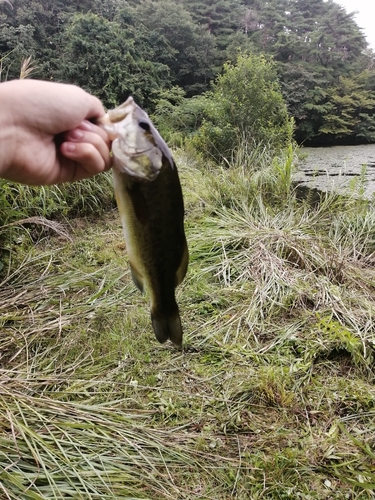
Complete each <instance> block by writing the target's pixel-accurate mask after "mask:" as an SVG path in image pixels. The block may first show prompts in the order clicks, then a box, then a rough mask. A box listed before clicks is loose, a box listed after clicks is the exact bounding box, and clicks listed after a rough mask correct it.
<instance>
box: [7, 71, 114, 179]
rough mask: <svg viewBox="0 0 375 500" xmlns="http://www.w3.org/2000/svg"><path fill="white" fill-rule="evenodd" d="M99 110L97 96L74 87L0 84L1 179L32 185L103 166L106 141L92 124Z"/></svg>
mask: <svg viewBox="0 0 375 500" xmlns="http://www.w3.org/2000/svg"><path fill="white" fill-rule="evenodd" d="M104 113H105V112H104V109H103V106H102V104H101V102H100V101H99V99H97V98H96V97H94V96H92V95H90V94H88V93H87V92H85V91H84V90H82V89H81V88H79V87H76V86H74V85H66V84H62V83H53V82H45V81H39V80H12V81H10V82H4V83H0V177H3V178H4V179H8V180H11V181H15V182H20V183H23V184H29V185H35V186H37V185H50V184H57V183H61V182H73V181H76V180H80V179H85V178H87V177H91V176H93V175H95V174H98V173H100V172H104V171H105V170H108V169H109V168H110V167H111V157H110V140H109V138H108V135H107V133H106V132H105V131H104V130H103V129H102V128H100V127H98V126H97V125H95V124H94V123H93V122H94V121H95V120H96V119H97V118H100V117H101V116H103V115H104Z"/></svg>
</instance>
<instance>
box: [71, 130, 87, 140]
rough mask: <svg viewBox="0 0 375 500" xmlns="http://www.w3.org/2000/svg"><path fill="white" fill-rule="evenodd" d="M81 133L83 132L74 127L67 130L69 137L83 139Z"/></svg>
mask: <svg viewBox="0 0 375 500" xmlns="http://www.w3.org/2000/svg"><path fill="white" fill-rule="evenodd" d="M83 135H84V134H83V132H82V131H81V130H78V129H74V130H71V131H70V132H69V137H70V138H71V139H83Z"/></svg>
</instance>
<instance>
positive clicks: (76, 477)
mask: <svg viewBox="0 0 375 500" xmlns="http://www.w3.org/2000/svg"><path fill="white" fill-rule="evenodd" d="M164 3H165V1H164V0H163V1H162V2H152V1H150V2H144V3H142V4H138V2H130V3H126V2H121V1H120V0H119V1H118V2H113V1H110V0H108V1H104V2H101V4H96V3H95V2H90V8H91V12H89V2H87V3H86V2H80V3H79V4H76V3H75V2H68V1H64V2H61V3H60V2H59V3H56V2H54V3H53V5H52V3H51V4H50V3H48V2H44V3H43V4H41V3H40V2H37V1H35V2H32V4H28V5H27V6H26V4H24V3H22V1H21V0H19V2H16V0H15V1H14V8H13V13H10V14H9V15H8V14H7V16H8V17H7V20H6V21H7V23H9V19H11V18H12V17H11V16H16V17H17V16H24V17H23V18H22V19H24V20H25V23H26V21H27V19H29V18H30V16H31V15H33V16H34V17H33V18H32V19H35V18H38V19H43V23H41V26H43V30H44V31H43V30H42V29H40V30H39V34H38V36H36V35H35V33H36V31H35V32H34V31H33V30H32V29H31V28H27V29H26V28H25V27H26V26H28V25H27V24H22V26H23V28H22V29H21V24H19V25H16V24H14V25H13V26H11V25H9V24H6V23H4V24H3V25H0V32H1V33H4V32H5V31H4V30H6V29H8V32H7V37H8V39H9V40H11V35H12V33H13V35H14V40H16V39H17V40H18V41H20V40H22V39H23V38H22V37H23V36H24V37H25V39H24V40H26V39H28V40H29V42H30V43H31V42H33V43H34V42H35V44H36V45H35V46H33V45H31V46H32V47H34V48H35V50H36V52H35V54H37V53H38V54H39V58H38V59H36V61H37V64H38V71H40V72H43V71H47V70H48V64H46V61H47V60H48V58H47V54H49V55H50V56H51V57H50V66H49V71H51V73H50V75H53V74H57V73H53V72H54V71H55V70H56V71H57V69H56V68H55V69H54V68H53V66H54V64H56V63H54V62H53V61H54V59H53V57H55V56H53V57H52V55H53V54H56V50H59V49H57V48H56V47H57V45H56V47H50V46H49V45H48V44H47V43H46V44H45V45H44V46H39V45H38V44H37V42H36V41H37V40H38V37H42V38H43V36H45V37H46V38H44V40H47V39H48V37H49V40H50V41H51V42H52V43H54V42H53V40H55V38H54V37H57V36H62V37H66V43H67V46H69V47H70V50H71V52H70V56H69V57H71V63H72V64H71V66H70V68H68V65H67V66H66V71H68V70H69V71H71V73H70V78H72V80H73V81H75V79H76V78H77V79H79V78H81V79H82V80H80V81H79V82H78V83H80V84H82V85H85V86H86V87H87V88H88V89H90V90H92V91H95V90H96V91H97V93H98V95H100V97H101V98H102V99H103V100H105V101H106V103H107V105H113V104H118V103H119V102H118V101H121V100H123V97H124V96H125V97H126V96H127V95H125V94H126V93H127V92H129V91H132V93H133V94H135V93H136V92H137V94H136V96H137V98H138V100H140V102H142V103H143V104H147V105H149V106H150V109H151V111H152V112H153V115H154V117H155V122H156V123H157V125H158V128H159V129H160V130H161V131H162V133H163V135H164V136H165V137H166V138H167V139H168V142H169V143H170V144H172V145H174V151H173V153H174V156H175V159H176V163H177V165H178V168H179V172H180V177H181V182H182V187H183V192H184V199H185V211H186V233H187V239H188V244H189V251H190V264H189V271H188V275H187V277H186V279H185V280H184V282H183V283H182V285H181V286H180V287H179V288H178V290H177V300H178V303H179V305H180V311H181V317H182V323H183V327H184V348H183V351H179V350H177V349H176V348H175V347H174V346H173V345H171V344H169V343H168V344H166V345H160V344H158V343H157V341H156V340H155V338H154V335H153V331H152V326H151V322H150V318H149V306H148V300H147V296H146V297H144V296H142V295H141V294H140V293H139V291H138V290H137V289H136V288H135V286H134V285H133V283H132V280H131V277H130V272H129V267H128V262H127V255H126V248H125V243H124V239H123V235H122V229H121V222H120V220H119V217H118V214H117V210H116V208H115V204H114V197H113V189H112V185H111V175H110V173H106V174H102V175H99V176H97V177H94V178H93V179H90V180H86V181H82V182H78V183H75V184H72V185H63V186H54V187H50V188H35V187H26V186H18V185H14V184H12V183H8V182H5V181H0V497H1V498H4V499H14V500H21V499H22V500H29V499H30V500H31V499H32V500H47V499H48V500H50V499H52V498H54V499H60V498H61V499H62V498H66V499H78V498H81V499H87V500H89V499H99V498H100V499H108V500H109V499H118V498H121V499H129V500H130V499H135V498H137V499H145V500H146V499H148V500H149V499H152V500H156V499H158V500H159V499H170V500H175V499H176V498H178V499H186V500H191V499H197V500H198V499H201V500H203V499H204V500H206V499H207V500H208V499H212V500H214V499H215V500H226V499H228V498H236V499H239V500H241V499H243V500H245V499H249V498H251V499H265V498H267V499H275V500H276V499H277V500H278V499H282V498H285V499H286V498H296V499H306V500H308V499H313V498H317V499H321V498H327V499H328V498H329V499H352V500H354V499H367V498H368V499H371V498H373V495H374V490H375V474H374V465H375V455H374V445H375V404H374V401H375V390H374V375H375V374H374V356H375V329H374V324H373V316H374V309H375V271H374V254H375V253H374V252H375V233H374V227H375V208H374V205H373V201H372V200H364V199H362V197H361V193H362V189H361V188H362V186H361V185H356V186H354V185H353V188H352V191H351V192H349V193H348V195H347V196H346V197H345V198H343V197H340V196H337V195H336V194H335V193H331V194H321V195H319V196H318V197H316V196H314V197H312V196H307V197H304V198H303V199H301V198H300V191H299V190H298V189H297V188H296V186H294V184H293V170H294V168H295V165H296V163H297V158H298V155H299V152H298V149H297V147H296V145H295V143H294V142H293V138H292V132H293V119H292V118H291V117H289V115H288V113H287V103H286V102H285V101H284V100H283V98H282V90H283V88H284V83H283V81H282V80H280V79H278V78H277V72H278V71H279V69H278V68H279V66H278V62H277V58H275V59H276V61H275V60H274V61H271V60H269V58H268V57H267V56H265V55H262V54H259V53H257V50H254V51H252V52H251V53H247V52H246V51H243V52H241V53H240V54H238V53H237V54H236V58H235V59H233V60H232V62H228V63H227V64H226V65H225V66H224V67H223V70H222V72H221V73H220V75H219V76H216V77H214V72H212V75H213V76H212V80H213V84H212V86H211V87H207V86H206V84H207V83H208V80H209V79H210V78H211V76H210V77H208V73H204V72H205V71H206V72H208V71H210V70H211V68H209V67H206V68H204V65H202V66H201V72H200V73H199V71H200V70H199V71H198V69H199V66H197V71H198V73H197V74H199V75H200V77H199V78H200V80H199V79H198V80H196V81H193V80H189V78H188V76H186V82H188V84H187V87H186V88H184V89H182V88H181V82H182V81H184V78H183V73H180V74H179V73H178V72H179V71H181V72H182V71H183V68H185V69H184V71H185V75H189V65H188V62H189V61H190V59H189V57H190V56H188V53H186V60H185V61H186V66H184V65H178V64H177V63H176V66H175V67H174V70H175V73H173V74H174V77H173V78H174V79H175V80H172V79H171V80H170V81H169V84H168V85H167V86H165V85H164V84H163V85H160V87H158V85H159V84H158V83H157V81H158V80H157V78H161V75H163V71H166V73H165V74H166V75H171V74H172V69H173V65H172V62H173V57H175V54H176V52H174V51H171V52H170V56H171V59H170V61H169V62H170V64H171V66H168V64H167V59H164V60H163V61H162V60H161V59H160V60H159V63H160V64H159V66H157V67H156V69H157V71H156V70H155V71H156V72H155V73H153V72H152V71H151V69H152V68H151V67H150V71H149V72H146V73H144V68H146V67H147V65H148V64H149V63H150V62H149V61H148V62H147V61H146V59H143V60H141V59H140V60H136V57H138V56H139V57H140V58H142V57H146V55H147V54H148V51H147V50H146V49H145V50H144V51H143V49H142V50H139V51H138V50H136V46H135V45H132V42H131V40H132V39H131V38H130V33H132V29H134V33H135V32H136V36H138V37H139V38H138V39H137V44H138V43H141V42H142V43H143V42H144V43H146V40H149V39H151V38H152V39H153V40H154V41H155V43H154V45H153V47H154V50H155V53H157V51H158V50H159V49H160V52H158V53H159V56H160V58H161V57H162V56H163V57H165V58H167V56H168V50H167V49H168V47H169V48H170V47H171V41H170V40H169V39H168V40H169V41H168V40H167V38H163V36H164V35H163V34H162V29H161V28H160V26H163V30H165V26H166V25H165V24H163V22H164V19H162V16H161V12H162V11H160V12H159V17H158V16H156V14H155V12H157V11H158V8H159V7H160V5H162V4H163V5H164ZM170 3H172V2H170ZM260 3H261V2H259V5H258V4H255V3H254V5H253V3H251V6H252V7H253V8H255V7H257V8H259V9H261V8H263V7H262V6H261V5H260ZM320 3H321V2H320V1H318V0H317V1H316V2H310V4H311V5H315V6H318V5H320ZM206 4H207V2H206ZM328 4H329V5H331V6H332V5H333V6H334V5H336V4H334V3H333V2H328ZM31 5H33V7H32V8H31ZM38 5H39V6H40V5H43V6H44V9H41V8H40V9H39V10H38ZM173 5H174V7H173V8H171V9H169V10H166V11H164V14H165V19H167V18H168V16H170V17H169V19H170V20H169V23H170V24H169V26H173V20H175V26H176V29H177V24H178V22H177V20H178V19H180V21H181V26H185V28H186V29H187V26H190V28H189V29H190V31H186V30H185V31H184V35H186V36H188V37H190V38H189V39H188V41H189V40H190V42H191V44H193V41H194V40H195V38H194V36H197V37H198V38H199V36H203V35H202V33H203V32H204V36H206V37H208V38H207V44H206V47H205V49H206V50H208V51H209V50H211V48H210V47H211V45H210V44H209V42H208V41H209V40H213V38H212V37H216V38H215V39H214V43H213V45H212V47H214V49H215V51H216V54H217V55H216V56H215V57H216V58H217V59H215V61H220V57H222V58H223V57H224V56H223V53H225V54H227V53H228V52H225V51H226V50H229V49H228V47H229V43H228V37H229V39H231V37H232V35H233V33H231V32H230V29H229V28H230V26H231V24H230V23H227V25H226V29H224V25H223V20H222V18H221V17H220V15H221V13H222V12H227V14H228V12H229V11H230V13H231V15H234V14H235V12H236V10H235V8H234V7H235V6H236V5H237V4H236V2H234V1H232V0H231V2H223V7H222V9H224V10H218V11H217V12H216V11H215V12H216V14H217V16H216V17H215V19H214V18H212V19H211V21H212V22H211V30H210V32H207V30H205V28H203V26H204V23H203V21H202V20H200V17H199V16H204V15H205V13H204V11H203V6H202V4H200V3H199V2H195V1H191V2H189V5H190V7H191V9H190V14H189V13H187V11H186V10H184V9H185V7H187V5H186V6H185V2H183V1H181V2H179V3H173ZM213 5H216V3H215V2H213V3H212V6H213ZM267 5H268V7H269V8H271V6H272V2H267ZM301 5H302V3H301ZM140 6H141V7H142V8H141V7H140ZM212 6H211V7H212ZM225 6H226V7H228V9H229V10H225V8H224V7H225ZM120 7H121V9H120V10H119V8H120ZM229 7H230V8H229ZM0 8H1V9H2V12H4V11H5V9H6V8H8V6H7V5H2V4H0ZM306 8H307V7H306ZM332 8H333V9H335V8H336V7H332ZM77 9H80V12H79V13H77V12H76V10H77ZM95 9H96V10H95ZM142 9H143V10H142ZM173 9H174V10H173ZM141 11H142V12H143V11H144V12H145V14H144V18H145V21H144V24H143V29H144V31H142V30H138V27H139V24H136V23H138V22H139V19H140V18H139V17H137V16H141ZM210 12H211V13H212V12H214V9H212V10H211V11H210ZM340 12H341V11H340ZM146 13H148V14H147V15H146ZM135 14H137V16H136V15H135ZM183 16H185V17H183ZM189 16H190V17H189ZM146 18H147V23H146ZM12 19H13V18H12ZM20 19H21V18H20V17H19V18H18V21H17V22H19V20H20ZM201 19H205V18H204V17H202V18H201ZM348 19H349V20H350V19H351V17H350V16H349V17H348ZM3 20H4V18H3ZM185 21H186V25H184V22H185ZM250 21H251V18H249V24H248V25H247V26H248V28H247V29H248V30H250V28H249V26H252V25H251V22H250ZM33 22H34V21H33ZM122 22H124V23H127V25H128V31H127V32H126V33H127V34H128V38H127V40H126V43H127V44H128V45H126V47H128V48H127V58H126V64H125V65H124V63H122V64H120V62H121V61H122V62H123V59H122V53H121V50H122V48H121V47H122V43H121V36H122V29H120V28H118V24H119V23H122ZM234 22H235V21H233V23H234ZM350 22H351V21H350ZM132 23H133V24H132ZM158 23H159V24H158ZM151 25H152V26H151ZM17 26H18V27H17ZM30 26H33V27H34V28H33V29H35V27H36V26H37V24H35V23H34V24H31V22H30ZM90 26H91V27H92V26H95V28H96V31H95V33H96V35H95V36H97V37H98V39H100V40H107V43H110V42H111V41H113V45H111V46H110V48H108V47H106V48H104V47H102V46H101V45H100V44H99V45H98V44H96V45H95V41H94V39H93V34H92V32H91V34H90V37H91V38H90V37H89V33H90ZM131 26H133V28H131ZM135 26H137V29H136V28H135ZM155 26H156V27H155ZM157 26H159V28H157ZM11 28H12V29H11ZM101 28H103V29H101ZM185 28H184V29H185ZM158 29H160V31H159V32H158V31H157V30H158ZM260 29H263V28H259V30H260ZM1 30H3V31H1ZM17 30H18V31H17ZM65 30H67V31H65ZM108 30H112V32H113V36H112V37H110V38H106V37H108V32H109V31H108ZM202 30H203V31H202ZM228 30H229V31H228ZM68 32H69V36H68V35H67V33H68ZM62 33H63V34H62ZM85 33H86V35H85ZM171 33H173V30H171V31H170V32H168V36H171V40H172V39H173V36H172V35H171ZM244 34H245V35H247V32H246V31H244V33H243V34H242V35H244ZM47 35H48V36H47ZM242 35H241V36H242ZM2 36H3V35H2ZM84 36H86V38H84ZM181 36H182V35H181ZM236 36H239V35H238V33H236ZM249 36H250V35H249ZM148 37H151V38H148ZM153 37H154V38H153ZM233 37H234V35H233ZM42 38H41V39H42ZM84 40H85V42H84V43H83V41H84ZM205 40H206V39H205ZM359 40H362V42H363V39H362V38H360V39H359ZM188 41H185V42H184V47H190V49H191V51H192V53H194V54H195V55H197V54H198V52H194V51H193V50H192V47H193V45H190V46H189V45H187V43H188ZM247 42H249V40H247ZM362 42H361V43H362ZM38 43H39V42H38ZM158 43H160V45H158ZM194 43H195V42H194ZM210 43H211V42H210ZM251 43H252V44H254V46H255V41H252V42H251ZM168 44H169V45H168ZM201 45H202V49H203V48H204V47H203V44H201ZM24 47H26V44H25V46H24ZM161 47H164V49H165V50H164V49H163V50H161ZM158 48H159V49H158ZM12 50H13V49H12ZM18 50H21V49H20V48H19V47H18V49H17V50H16V49H14V52H13V53H12V54H11V55H9V56H8V57H6V59H5V60H3V66H2V68H3V73H2V78H3V79H4V78H5V74H7V75H8V77H11V76H12V71H14V74H17V75H18V74H19V67H18V69H17V71H18V72H16V69H15V68H16V67H17V66H16V65H15V66H14V69H13V64H14V60H13V59H11V57H13V56H15V55H16V54H18V52H17V51H18ZM175 50H177V46H176V48H175ZM181 50H182V48H181ZM38 51H39V52H38ZM75 51H76V52H75ZM85 51H87V52H85ZM95 51H97V52H95ZM19 54H22V51H21V52H19ZM74 54H75V55H74ZM85 54H86V55H85ZM95 54H96V56H97V59H98V61H105V60H106V58H108V57H112V58H113V59H112V65H109V66H108V67H106V66H104V68H106V69H105V71H108V74H107V75H106V78H107V80H106V81H108V82H109V83H108V86H107V87H106V86H104V87H101V88H99V86H98V87H95V85H97V84H98V82H99V78H104V77H103V75H102V74H101V73H100V75H101V76H100V77H99V76H98V75H97V74H96V72H97V71H99V69H100V67H101V66H100V65H99V64H98V66H95V64H96V60H95V59H96V56H95V57H94V55H95ZM73 55H74V57H73ZM91 56H93V58H92V59H91ZM17 57H18V56H17ZM44 57H46V59H45V60H44V59H43V58H44ZM199 57H200V56H199ZM202 57H203V56H202ZM100 58H102V59H100ZM15 60H17V58H16V59H15ZM5 61H7V63H6V64H5ZM43 61H44V62H43ZM85 61H87V63H86V66H87V68H86V66H85ZM197 61H199V58H198V55H197V59H195V64H196V65H197V64H198V62H197ZM75 63H77V65H76V64H75ZM128 63H129V66H128V65H127V64H128ZM64 64H65V63H64V62H63V59H61V66H60V68H59V71H62V72H63V71H65V69H64ZM132 64H133V67H134V71H135V72H134V73H133V74H132V75H130V76H129V80H126V72H127V71H129V72H130V73H131V71H130V69H129V68H130V67H131V65H132ZM92 65H94V67H92ZM312 66H313V65H311V67H312ZM25 67H26V66H24V69H25ZM5 68H6V71H7V72H8V73H4V71H5ZM83 68H86V71H84V70H83ZM140 68H142V71H141V70H140ZM138 70H139V71H140V73H138V77H139V78H143V80H141V82H142V85H143V83H144V86H142V85H141V84H140V83H137V78H138V77H137V76H136V75H137V73H136V71H138ZM103 71H104V70H103ZM193 73H194V71H193V70H192V72H191V74H193ZM46 74H47V73H41V74H40V75H39V76H41V75H46ZM116 75H117V76H116ZM142 75H143V76H142ZM112 77H113V78H114V79H113V80H112ZM154 77H155V79H153V78H154ZM169 77H170V76H168V78H169ZM85 78H86V79H87V80H85ZM116 78H119V80H117V84H118V85H117V84H115V83H113V82H115V81H116ZM131 78H133V79H131ZM178 78H181V81H180V82H178ZM101 81H102V82H104V79H103V80H101ZM155 82H156V83H155ZM172 82H173V85H172ZM112 83H113V85H112ZM128 85H129V87H128ZM131 85H133V86H134V88H132V89H131V88H130V86H131ZM90 86H92V87H90ZM198 87H199V90H200V92H201V93H200V95H194V92H196V91H197V88H198ZM146 89H148V90H147V91H146ZM154 90H155V91H156V93H154ZM123 94H124V95H123ZM117 100H118V101H117ZM266 118H267V119H266ZM295 118H296V117H295ZM300 126H301V122H298V120H297V127H300ZM297 130H298V128H297Z"/></svg>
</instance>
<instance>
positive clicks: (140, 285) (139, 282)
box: [129, 262, 144, 293]
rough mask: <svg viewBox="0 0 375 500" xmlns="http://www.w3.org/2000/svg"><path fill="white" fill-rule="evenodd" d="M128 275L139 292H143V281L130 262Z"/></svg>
mask: <svg viewBox="0 0 375 500" xmlns="http://www.w3.org/2000/svg"><path fill="white" fill-rule="evenodd" d="M129 264H130V273H131V275H132V280H133V282H134V284H135V286H136V287H137V288H138V290H140V291H141V292H142V293H143V292H144V281H143V277H142V275H141V274H140V273H139V272H138V271H137V269H136V268H135V267H134V266H133V265H132V263H131V262H130V263H129Z"/></svg>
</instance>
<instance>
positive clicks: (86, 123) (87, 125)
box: [79, 120, 93, 131]
mask: <svg viewBox="0 0 375 500" xmlns="http://www.w3.org/2000/svg"><path fill="white" fill-rule="evenodd" d="M79 128H81V129H82V130H88V131H89V130H92V129H93V126H92V123H91V122H89V121H88V120H83V122H82V123H81V125H80V126H79Z"/></svg>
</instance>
